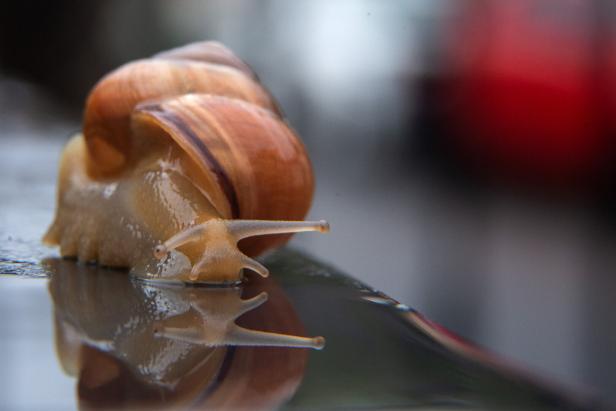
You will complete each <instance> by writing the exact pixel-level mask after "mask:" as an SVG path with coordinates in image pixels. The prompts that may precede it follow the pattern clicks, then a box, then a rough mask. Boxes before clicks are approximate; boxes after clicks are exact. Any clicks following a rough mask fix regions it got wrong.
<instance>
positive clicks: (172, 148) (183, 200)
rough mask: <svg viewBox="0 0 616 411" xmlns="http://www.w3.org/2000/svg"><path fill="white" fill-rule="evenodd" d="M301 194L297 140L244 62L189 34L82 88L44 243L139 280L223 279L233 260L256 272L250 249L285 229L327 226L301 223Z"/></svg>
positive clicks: (230, 279)
mask: <svg viewBox="0 0 616 411" xmlns="http://www.w3.org/2000/svg"><path fill="white" fill-rule="evenodd" d="M313 190H314V181H313V174H312V168H311V164H310V161H309V159H308V157H307V154H306V151H305V148H304V146H303V144H302V142H301V141H300V139H299V138H298V137H297V135H296V134H295V132H294V131H293V130H292V129H291V128H290V127H289V126H288V125H287V123H286V122H285V120H284V119H283V118H282V116H281V111H280V109H279V108H278V106H277V104H276V103H275V101H274V99H273V98H272V96H271V95H270V94H269V92H268V91H267V90H266V89H265V88H264V87H263V86H262V85H261V84H260V83H259V81H258V79H257V77H256V75H255V74H254V73H253V72H252V70H251V69H250V68H249V67H248V66H247V65H246V64H245V63H243V62H242V61H241V60H240V59H239V58H237V57H236V56H235V55H234V54H233V53H232V52H231V51H229V50H228V49H227V48H225V47H224V46H222V45H221V44H218V43H214V42H201V43H194V44H190V45H188V46H184V47H180V48H177V49H173V50H170V51H167V52H164V53H160V54H157V55H154V56H153V57H151V58H148V59H143V60H137V61H135V62H131V63H128V64H126V65H124V66H121V67H120V68H118V69H116V70H115V71H113V72H111V73H110V74H108V75H107V76H105V77H103V78H102V79H101V80H100V81H99V82H98V83H97V84H96V85H95V86H94V88H93V90H92V91H91V92H90V94H89V96H88V99H87V102H86V106H85V113H84V124H83V134H78V135H76V136H74V137H73V138H72V139H71V140H70V141H69V142H68V144H67V146H66V147H65V149H64V151H63V153H62V157H61V160H60V170H59V177H58V194H57V208H56V215H55V219H54V221H53V223H52V225H51V227H50V228H49V230H48V231H47V233H46V234H45V236H44V238H43V241H44V242H45V243H46V244H49V245H59V246H60V254H61V255H62V256H65V257H77V259H78V260H79V261H83V262H98V263H99V264H100V265H103V266H110V267H128V268H130V269H131V272H132V273H133V274H135V275H137V276H141V277H145V278H148V279H171V280H174V281H175V280H181V281H189V282H192V281H202V282H213V283H235V282H238V281H240V280H241V278H242V273H243V269H249V270H251V271H254V272H256V273H258V274H260V275H261V276H264V277H265V276H267V275H268V270H267V268H266V267H264V266H263V265H262V264H260V263H259V262H258V261H256V260H255V259H254V258H253V257H255V256H257V255H259V254H261V253H263V252H264V251H266V250H270V249H272V248H274V247H276V246H280V245H282V244H283V243H285V242H286V241H287V240H288V239H289V237H290V234H291V233H295V232H300V231H319V232H326V231H328V230H329V225H328V224H327V222H325V221H301V220H302V219H303V218H304V217H305V215H306V213H307V211H308V208H309V207H310V204H311V201H312V194H313ZM273 234H274V235H273ZM263 235H267V236H264V237H260V236H263ZM255 236H259V237H258V238H252V237H255ZM240 240H241V243H240V244H239V245H238V242H239V241H240Z"/></svg>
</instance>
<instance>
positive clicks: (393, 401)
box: [0, 250, 600, 409]
mask: <svg viewBox="0 0 616 411" xmlns="http://www.w3.org/2000/svg"><path fill="white" fill-rule="evenodd" d="M265 264H267V266H268V267H269V268H270V270H271V271H272V277H270V278H268V279H262V278H257V277H256V276H254V277H248V279H247V281H246V282H245V284H244V285H243V286H242V287H241V288H205V287H186V288H184V287H169V286H165V287H161V286H159V285H155V284H154V285H153V284H150V283H146V282H142V281H133V280H131V279H130V278H129V276H127V275H126V273H125V272H122V271H114V270H107V269H103V268H99V267H96V266H88V265H81V264H78V263H76V262H74V261H70V260H61V259H55V258H51V259H47V260H45V261H44V262H43V264H42V268H43V269H44V270H45V272H46V273H47V274H48V275H49V276H50V279H49V280H45V279H40V278H38V279H32V278H24V277H21V278H17V277H15V276H8V277H7V276H5V277H3V278H1V280H0V293H1V294H2V296H3V297H4V299H3V302H2V303H0V305H1V308H2V310H3V312H4V313H10V314H11V315H14V316H16V318H17V319H19V320H20V321H21V322H22V324H21V326H22V327H23V328H21V329H19V328H14V329H12V330H5V331H10V332H4V333H3V340H2V341H3V342H2V344H3V345H4V349H3V350H2V351H1V352H0V356H1V357H3V358H2V359H1V360H2V363H3V364H5V369H4V371H5V373H4V374H3V379H6V380H9V379H10V380H11V383H9V384H8V387H11V386H13V387H15V386H17V385H19V386H24V385H25V386H29V387H30V391H28V394H27V395H23V392H22V394H20V389H17V390H16V391H12V390H7V389H6V387H7V386H5V390H4V391H5V392H3V393H2V394H3V398H4V401H5V404H6V405H7V406H9V408H11V409H19V408H22V409H26V408H36V406H35V405H36V404H37V402H36V400H35V399H36V397H37V396H38V395H39V394H40V393H41V391H39V389H38V388H37V387H38V386H39V384H38V382H37V381H29V380H28V379H30V378H33V379H34V378H37V377H41V378H45V384H44V385H45V386H46V387H48V388H49V387H53V392H48V393H45V390H42V393H43V394H44V395H43V401H42V402H43V403H45V404H47V405H48V406H52V407H51V408H58V409H72V408H80V409H92V408H100V407H104V408H111V409H116V408H129V409H134V408H143V407H148V408H149V407H155V408H184V407H189V408H193V407H194V408H197V409H277V408H282V409H340V408H342V409H357V408H367V409H380V408H395V409H406V408H435V409H442V408H445V409H447V408H467V407H473V408H488V409H489V408H517V409H520V408H523V409H528V408H538V409H563V408H565V409H566V408H571V409H574V408H575V409H579V408H582V409H596V408H600V407H599V406H598V404H597V403H595V402H593V401H592V400H591V399H588V398H583V397H580V396H573V395H570V394H564V393H563V392H562V391H561V390H560V389H559V388H556V387H553V386H550V385H548V384H546V383H545V382H540V381H538V380H536V379H534V378H533V377H529V376H527V375H525V374H524V373H523V372H520V371H514V370H513V369H511V368H508V367H506V366H503V365H501V363H500V362H499V361H498V360H496V359H494V358H493V357H492V356H491V355H489V354H486V353H484V352H483V351H481V350H478V349H477V348H475V347H473V346H471V345H468V344H467V343H465V342H464V341H462V340H460V339H458V338H457V337H455V336H452V335H451V334H449V333H447V332H446V331H445V330H443V329H441V328H440V327H438V326H436V325H434V324H432V323H431V322H429V321H428V320H426V319H424V318H423V317H422V316H420V315H419V314H417V313H416V312H414V311H413V310H411V309H409V308H408V307H406V306H403V305H400V304H397V303H396V302H395V301H394V300H391V299H389V298H388V297H387V296H385V295H383V294H380V293H378V292H376V291H374V290H371V289H370V288H368V287H366V286H364V285H363V284H361V283H359V282H357V281H355V280H353V279H351V278H349V277H346V276H344V275H342V274H340V273H338V272H336V270H334V269H333V268H332V267H329V266H327V265H325V264H322V263H318V262H315V261H314V260H313V259H312V258H309V257H307V256H305V255H303V254H301V253H299V252H296V251H292V250H283V251H279V252H277V253H275V254H273V255H271V256H269V257H268V258H266V259H265ZM33 291H34V293H33ZM263 293H267V301H265V298H264V296H265V294H263ZM7 297H8V298H7ZM41 298H47V299H49V301H50V302H51V304H50V307H51V310H50V311H29V310H27V309H25V310H24V307H26V308H27V307H28V306H29V305H30V306H34V304H33V301H34V300H35V299H41ZM17 301H19V304H16V302H17ZM39 302H40V301H39ZM242 313H243V314H242ZM238 314H240V315H239V316H238ZM236 317H237V320H235V321H234V318H236ZM28 322H30V323H31V324H33V325H34V324H38V323H44V322H48V323H49V324H52V326H50V327H49V328H48V329H49V330H50V331H51V332H49V333H41V334H39V335H38V338H32V335H30V334H29V333H28V328H27V325H26V324H28ZM12 324H15V321H13V322H12ZM233 324H237V327H236V326H234V325H233ZM4 326H5V327H6V321H5V324H4ZM239 327H241V328H239ZM229 329H235V330H243V332H240V333H237V332H236V333H233V332H229ZM249 330H258V331H263V332H268V333H255V332H254V331H249ZM31 331H33V330H30V332H31ZM39 331H40V330H39ZM269 333H283V334H289V335H300V336H315V335H323V336H324V337H325V339H326V340H327V343H326V345H325V347H324V349H323V350H321V351H317V350H310V349H307V348H289V347H262V346H254V345H260V344H266V345H287V346H288V345H302V344H305V345H312V344H316V343H317V342H318V341H316V342H315V340H310V339H296V338H293V337H284V336H280V335H274V334H269ZM22 340H26V344H29V346H30V349H23V347H21V349H20V348H19V347H18V346H19V343H20V341H22ZM34 340H36V343H37V345H36V346H32V342H33V341H34ZM317 345H318V344H317ZM11 347H13V348H14V349H13V350H12V351H11V349H10V348H11ZM51 347H53V349H50V348H51ZM7 348H8V349H7ZM15 348H16V349H15ZM40 348H44V350H42V351H41V350H40ZM31 350H37V351H31ZM54 350H55V354H54ZM43 354H44V355H43ZM43 357H44V358H43ZM49 357H52V358H53V357H56V358H54V359H52V358H49ZM34 361H36V364H32V362H34ZM7 365H8V367H7ZM50 367H53V368H55V369H54V370H50V369H49V368H50ZM38 370H41V372H40V374H38V372H39V371H38ZM60 370H61V371H60ZM37 374H38V375H37ZM61 374H64V375H65V376H63V377H58V376H59V375H61ZM23 401H25V402H23ZM39 405H40V404H39Z"/></svg>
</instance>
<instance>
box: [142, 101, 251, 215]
mask: <svg viewBox="0 0 616 411" xmlns="http://www.w3.org/2000/svg"><path fill="white" fill-rule="evenodd" d="M139 110H144V111H150V112H155V113H156V115H157V116H160V117H162V118H163V119H164V120H166V121H168V122H170V123H171V124H173V126H174V127H176V128H177V129H178V130H179V131H180V132H181V133H183V134H184V135H185V136H186V137H188V138H189V139H190V141H191V143H193V145H195V146H196V147H197V148H198V149H199V151H200V152H201V153H202V154H203V157H204V159H205V160H206V162H207V165H208V168H209V169H210V171H211V172H212V173H214V175H215V176H216V179H217V181H218V183H219V184H220V187H221V189H222V191H223V193H224V194H225V196H226V197H227V201H228V202H229V206H230V208H231V217H232V218H239V216H240V206H239V202H238V199H237V193H236V191H235V187H234V186H233V183H232V182H231V179H230V178H229V175H228V174H227V173H226V171H225V170H224V169H223V167H222V166H221V165H220V163H219V162H218V160H216V157H214V155H213V154H212V152H211V151H210V150H209V149H208V148H207V145H206V144H205V143H204V142H203V141H202V140H201V139H200V138H199V137H198V136H197V135H196V134H195V132H194V131H193V130H192V129H191V128H190V126H189V125H188V124H186V123H185V122H184V121H182V120H181V119H180V118H179V117H178V116H176V115H175V114H174V113H172V112H170V111H165V110H164V109H163V108H162V107H161V106H160V105H159V104H148V105H142V106H140V107H139Z"/></svg>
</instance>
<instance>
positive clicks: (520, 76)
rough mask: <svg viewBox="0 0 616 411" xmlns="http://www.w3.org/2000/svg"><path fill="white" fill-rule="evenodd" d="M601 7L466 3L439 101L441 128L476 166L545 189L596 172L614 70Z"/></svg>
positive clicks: (570, 2) (529, 0)
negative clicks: (446, 112) (444, 104)
mask: <svg viewBox="0 0 616 411" xmlns="http://www.w3.org/2000/svg"><path fill="white" fill-rule="evenodd" d="M600 4H601V3H600V2H593V1H579V0H481V1H476V2H472V3H469V7H468V8H467V9H466V10H464V15H463V18H462V19H461V20H460V22H459V25H458V26H457V27H456V29H454V35H453V36H452V37H451V41H450V46H451V47H450V48H449V57H450V61H449V63H450V64H451V67H452V68H453V70H454V73H455V74H456V76H455V80H454V85H453V89H452V90H450V93H449V94H448V96H449V97H450V98H452V99H453V102H454V105H453V106H454V107H455V109H454V111H453V112H452V113H451V118H450V120H451V123H450V126H452V127H454V128H455V129H456V131H457V133H456V135H458V136H459V139H460V143H461V144H462V146H463V147H464V148H466V149H468V150H469V151H470V153H471V155H472V158H473V159H474V160H475V161H478V162H479V163H480V164H481V165H488V166H489V167H490V170H492V171H496V172H497V173H498V174H504V175H506V176H515V177H524V178H532V179H539V180H542V181H549V182H571V181H572V179H580V178H583V179H584V180H587V179H588V177H592V176H595V175H596V174H597V172H598V171H599V170H600V169H601V167H602V165H601V163H602V162H603V161H604V160H603V156H604V152H605V148H606V147H605V141H606V140H605V135H606V133H607V129H606V125H607V124H606V123H607V122H606V120H607V118H608V117H609V116H607V115H606V113H607V110H608V109H607V107H608V106H609V103H610V101H611V103H612V104H611V106H612V112H613V113H614V114H616V110H615V109H616V104H614V101H615V99H614V94H613V93H612V94H611V96H610V93H609V92H606V90H607V89H608V86H609V84H610V82H611V85H612V88H613V87H614V85H615V84H616V83H615V82H614V75H616V71H614V70H611V71H609V68H608V67H609V65H608V64H607V60H608V59H607V53H608V48H607V47H603V45H604V44H608V43H607V42H606V41H604V40H605V39H604V33H602V31H601V27H600V25H598V24H597V16H598V15H599V13H598V12H599V11H600V7H599V6H600ZM613 44H616V43H613ZM614 50H615V48H612V51H614ZM612 54H613V53H612ZM611 61H612V64H611V67H612V68H616V56H613V57H612V59H611ZM610 99H611V100H610Z"/></svg>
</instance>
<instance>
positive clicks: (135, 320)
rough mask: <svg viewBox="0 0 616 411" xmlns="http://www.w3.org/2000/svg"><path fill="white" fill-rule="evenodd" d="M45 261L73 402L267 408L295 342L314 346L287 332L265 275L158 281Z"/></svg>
mask: <svg viewBox="0 0 616 411" xmlns="http://www.w3.org/2000/svg"><path fill="white" fill-rule="evenodd" d="M47 265H48V267H49V269H50V270H51V271H52V273H53V274H52V277H51V281H50V283H49V291H50V294H51V296H52V299H53V302H54V311H55V313H54V317H55V333H56V349H57V353H58V357H59V360H60V363H61V366H62V367H63V369H64V370H65V372H67V373H68V374H69V375H71V376H74V377H76V378H77V393H78V397H79V404H80V407H81V408H82V409H83V408H96V407H100V406H103V407H112V408H115V407H119V406H122V407H124V406H128V407H142V406H162V407H170V406H172V407H177V406H187V405H194V404H198V405H199V407H202V408H209V407H212V408H215V409H242V408H250V409H269V408H272V407H276V406H277V405H279V404H281V403H282V402H284V401H285V400H287V399H289V398H290V397H291V396H292V395H293V393H294V392H295V390H296V389H297V387H298V386H299V383H300V381H301V379H302V376H303V373H304V368H305V366H306V361H307V350H305V349H295V348H315V349H320V348H322V347H323V344H324V340H323V338H322V337H316V338H306V337H300V336H297V335H301V334H304V333H305V332H304V330H303V328H302V325H301V322H300V321H299V319H298V317H297V315H296V314H295V311H294V310H293V307H292V305H291V304H290V302H289V301H288V300H287V299H286V297H285V296H284V294H283V292H282V290H281V289H280V288H279V287H277V286H276V284H275V283H274V282H273V281H272V280H270V279H262V280H260V281H248V282H247V283H246V284H245V285H244V287H242V288H239V287H218V288H205V287H169V286H165V287H161V286H160V285H153V284H150V283H146V282H140V281H131V280H130V278H129V277H127V276H126V275H125V273H122V272H114V271H110V270H105V269H102V268H98V267H96V266H85V265H80V264H76V263H75V262H74V261H67V260H56V259H53V260H48V261H47ZM236 322H237V323H236ZM263 346H266V347H267V348H263Z"/></svg>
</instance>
